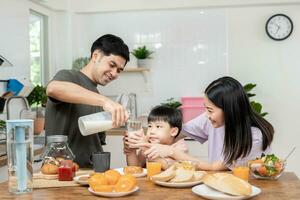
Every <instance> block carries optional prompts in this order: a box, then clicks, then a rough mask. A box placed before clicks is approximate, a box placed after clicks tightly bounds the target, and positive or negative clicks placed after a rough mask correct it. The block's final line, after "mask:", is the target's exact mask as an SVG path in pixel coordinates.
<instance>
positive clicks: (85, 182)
mask: <svg viewBox="0 0 300 200" xmlns="http://www.w3.org/2000/svg"><path fill="white" fill-rule="evenodd" d="M81 177H83V178H89V177H90V175H88V174H85V175H80V176H75V177H74V178H73V180H74V181H75V182H76V183H78V184H80V185H88V184H89V183H88V180H80V178H81Z"/></svg>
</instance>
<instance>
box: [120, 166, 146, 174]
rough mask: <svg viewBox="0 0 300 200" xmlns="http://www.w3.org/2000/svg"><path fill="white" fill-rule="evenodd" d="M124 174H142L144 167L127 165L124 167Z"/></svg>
mask: <svg viewBox="0 0 300 200" xmlns="http://www.w3.org/2000/svg"><path fill="white" fill-rule="evenodd" d="M123 172H124V174H140V173H143V168H141V167H138V166H127V167H124V169H123Z"/></svg>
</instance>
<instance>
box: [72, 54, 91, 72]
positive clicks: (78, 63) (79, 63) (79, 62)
mask: <svg viewBox="0 0 300 200" xmlns="http://www.w3.org/2000/svg"><path fill="white" fill-rule="evenodd" d="M89 61H90V58H89V57H80V58H77V59H76V60H74V61H73V64H72V69H74V70H81V69H82V68H83V67H84V66H86V65H87V64H88V63H89Z"/></svg>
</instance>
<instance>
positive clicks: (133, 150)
mask: <svg viewBox="0 0 300 200" xmlns="http://www.w3.org/2000/svg"><path fill="white" fill-rule="evenodd" d="M123 144H124V147H123V153H124V154H125V155H129V154H132V153H136V148H130V147H129V142H128V133H127V131H126V132H125V134H124V137H123Z"/></svg>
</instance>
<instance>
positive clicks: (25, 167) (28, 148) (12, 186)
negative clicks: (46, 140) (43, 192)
mask: <svg viewBox="0 0 300 200" xmlns="http://www.w3.org/2000/svg"><path fill="white" fill-rule="evenodd" d="M6 131H7V163H8V190H9V192H11V193H14V194H21V193H27V192H32V185H33V184H32V183H33V182H32V163H33V120H29V119H19V120H7V121H6Z"/></svg>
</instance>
